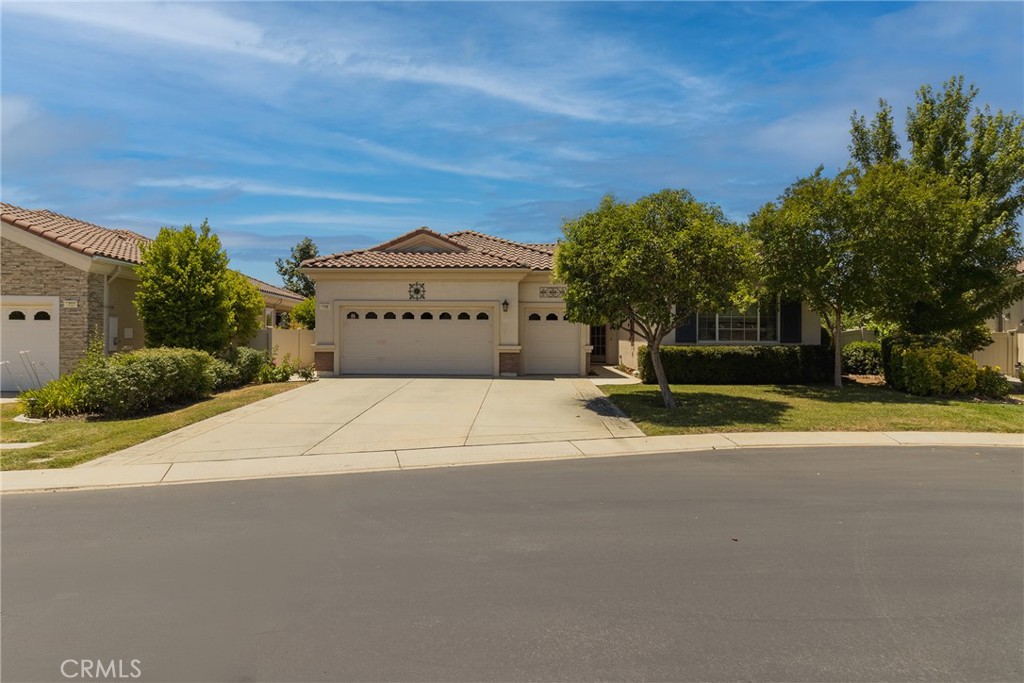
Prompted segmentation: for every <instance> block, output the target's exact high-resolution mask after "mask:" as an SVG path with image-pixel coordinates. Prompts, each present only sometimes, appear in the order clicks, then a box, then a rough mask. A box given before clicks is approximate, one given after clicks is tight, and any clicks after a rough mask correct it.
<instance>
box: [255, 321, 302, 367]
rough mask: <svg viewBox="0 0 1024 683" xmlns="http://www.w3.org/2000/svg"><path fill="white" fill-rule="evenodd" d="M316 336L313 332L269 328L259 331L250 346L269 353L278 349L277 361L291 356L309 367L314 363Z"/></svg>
mask: <svg viewBox="0 0 1024 683" xmlns="http://www.w3.org/2000/svg"><path fill="white" fill-rule="evenodd" d="M314 335H315V332H314V331H313V330H280V329H277V328H269V329H264V330H260V331H258V332H257V333H256V336H255V337H253V338H252V339H251V340H249V344H248V345H249V346H251V347H252V348H254V349H259V350H260V351H269V350H271V349H273V348H274V347H277V354H276V355H275V356H274V360H275V361H281V360H282V359H284V357H285V356H291V359H292V361H296V360H297V361H299V362H300V363H302V364H303V365H309V364H311V363H312V362H313V341H314V339H315V338H314Z"/></svg>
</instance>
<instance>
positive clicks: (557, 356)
mask: <svg viewBox="0 0 1024 683" xmlns="http://www.w3.org/2000/svg"><path fill="white" fill-rule="evenodd" d="M555 247H556V245H555V244H520V243H517V242H512V241H510V240H505V239H501V238H498V237H492V236H490V235H484V234H481V233H479V232H474V231H471V230H463V231H459V232H453V233H449V234H447V235H443V234H440V233H437V232H434V231H433V230H430V229H429V228H419V229H417V230H413V231H412V232H409V233H406V234H404V235H401V236H400V237H396V238H395V239H393V240H390V241H388V242H385V243H383V244H379V245H377V246H375V247H370V248H369V249H359V250H355V251H347V252H344V253H339V254H331V255H329V256H320V257H318V258H315V259H310V260H308V261H305V262H304V263H303V264H302V272H303V273H305V274H306V275H308V276H309V277H310V278H312V279H313V281H314V282H315V283H316V299H317V311H316V344H315V346H314V351H315V353H314V357H315V362H316V366H317V370H318V371H319V372H320V373H321V374H322V375H346V374H403V375H404V374H408V375H484V376H499V375H506V376H507V375H579V376H583V375H586V374H587V372H588V371H589V366H590V363H591V361H593V362H602V363H613V364H614V363H620V364H624V365H628V366H630V367H636V348H637V346H638V345H639V344H638V343H633V342H631V341H630V340H629V339H628V338H627V335H626V334H625V333H624V332H622V331H620V330H612V329H610V328H609V327H607V326H599V327H587V326H583V325H578V324H576V323H572V322H569V321H568V320H567V319H566V316H565V304H564V301H563V300H562V295H563V294H564V291H565V288H564V286H562V285H560V284H559V283H557V282H553V281H552V278H551V276H552V266H553V260H554V253H555ZM752 316H753V317H751V316H750V315H747V316H741V315H739V314H736V315H726V314H722V315H721V316H711V317H706V316H701V317H700V318H697V319H695V320H693V321H692V324H688V325H687V326H685V327H682V328H680V329H679V330H677V331H676V332H674V333H673V334H671V335H670V336H669V337H668V338H667V341H666V343H697V344H724V343H743V344H751V343H764V344H773V343H794V344H818V343H819V342H820V339H821V337H820V335H821V323H820V320H819V318H818V316H817V314H815V313H813V312H811V311H810V310H808V309H807V308H806V307H805V306H801V305H800V304H799V303H796V304H786V305H783V306H781V307H779V308H774V309H773V310H771V311H768V310H765V311H763V312H761V313H760V314H758V313H757V312H755V313H753V314H752Z"/></svg>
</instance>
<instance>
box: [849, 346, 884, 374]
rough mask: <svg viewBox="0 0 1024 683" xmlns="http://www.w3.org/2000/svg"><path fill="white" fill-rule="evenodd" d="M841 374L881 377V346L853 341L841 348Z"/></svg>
mask: <svg viewBox="0 0 1024 683" xmlns="http://www.w3.org/2000/svg"><path fill="white" fill-rule="evenodd" d="M842 353H843V372H844V373H847V374H850V375H881V374H882V345H881V344H879V343H878V342H869V341H855V342H850V343H849V344H847V345H846V346H844V347H843V352H842Z"/></svg>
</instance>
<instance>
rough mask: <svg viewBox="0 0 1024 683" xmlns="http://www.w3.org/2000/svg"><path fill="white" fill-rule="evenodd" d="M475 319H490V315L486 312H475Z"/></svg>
mask: <svg viewBox="0 0 1024 683" xmlns="http://www.w3.org/2000/svg"><path fill="white" fill-rule="evenodd" d="M476 319H477V320H490V319H491V316H489V315H487V314H486V313H483V312H481V313H477V314H476Z"/></svg>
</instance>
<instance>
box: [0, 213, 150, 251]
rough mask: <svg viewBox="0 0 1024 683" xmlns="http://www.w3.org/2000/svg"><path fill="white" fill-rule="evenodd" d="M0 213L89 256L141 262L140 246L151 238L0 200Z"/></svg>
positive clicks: (27, 228) (28, 228)
mask: <svg viewBox="0 0 1024 683" xmlns="http://www.w3.org/2000/svg"><path fill="white" fill-rule="evenodd" d="M0 214H2V216H0V217H2V218H3V220H4V222H6V223H9V224H10V225H13V226H15V227H18V228H21V229H22V230H24V231H26V232H30V233H32V234H34V235H38V236H40V237H42V238H43V239H47V240H50V241H51V242H55V243H56V244H59V245H61V246H63V247H67V248H68V249H71V250H72V251H77V252H79V253H81V254H85V255H86V256H104V257H106V258H112V259H116V260H118V261H125V262H127V263H141V261H142V259H141V253H140V250H139V245H140V244H144V243H148V242H149V241H150V240H149V238H148V237H143V236H142V235H140V234H138V233H136V232H132V231H131V230H111V229H110V228H104V227H101V226H99V225H94V224H93V223H87V222H85V221H80V220H78V219H77V218H70V217H68V216H62V215H61V214H59V213H54V212H53V211H33V210H31V209H23V208H21V207H18V206H14V205H12V204H7V203H0Z"/></svg>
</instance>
